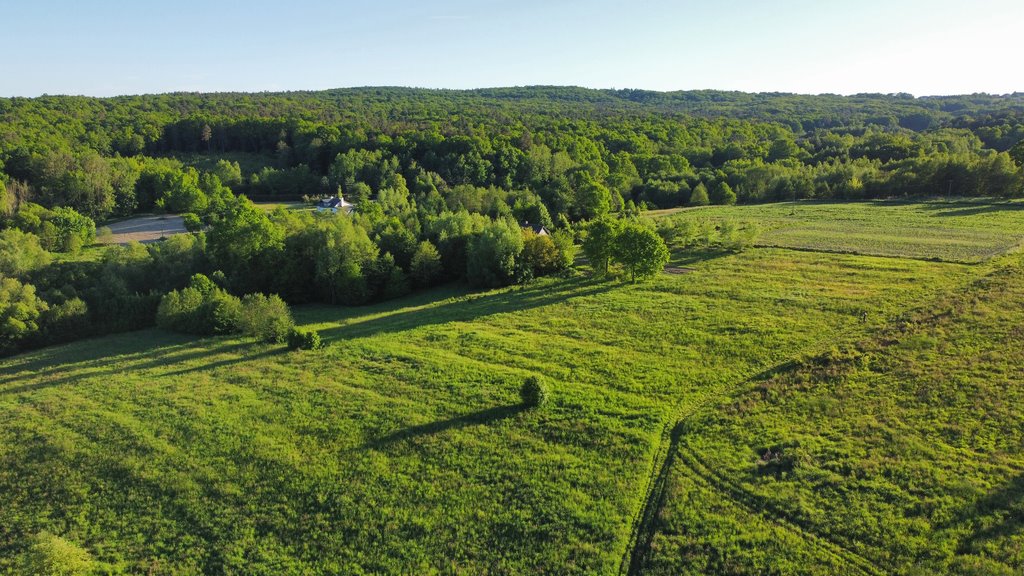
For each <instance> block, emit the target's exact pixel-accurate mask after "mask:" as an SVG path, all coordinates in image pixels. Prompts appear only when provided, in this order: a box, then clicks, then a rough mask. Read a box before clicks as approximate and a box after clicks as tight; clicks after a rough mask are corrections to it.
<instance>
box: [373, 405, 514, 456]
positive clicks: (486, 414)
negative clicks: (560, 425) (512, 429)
mask: <svg viewBox="0 0 1024 576" xmlns="http://www.w3.org/2000/svg"><path fill="white" fill-rule="evenodd" d="M526 409H527V406H526V405H524V404H512V405H509V406H497V407H495V408H488V409H486V410H480V411H478V412H471V413H469V414H463V415H462V416H456V417H454V418H449V419H447V420H438V421H437V422H429V423H427V424H420V425H418V426H410V427H409V428H403V429H401V430H398V431H396V432H392V433H391V434H387V435H386V436H381V437H380V438H374V439H372V440H370V441H368V442H366V443H365V444H363V445H362V446H361V447H360V449H362V450H366V449H373V450H383V449H385V448H387V447H388V446H391V445H393V444H397V443H399V442H404V441H406V440H413V439H415V438H420V437H422V436H432V435H434V434H440V433H442V432H446V431H448V430H454V429H458V428H463V427H466V426H472V425H474V424H489V423H492V422H497V421H499V420H504V419H506V418H512V417H513V416H516V415H517V414H519V413H520V412H523V411H525V410H526Z"/></svg>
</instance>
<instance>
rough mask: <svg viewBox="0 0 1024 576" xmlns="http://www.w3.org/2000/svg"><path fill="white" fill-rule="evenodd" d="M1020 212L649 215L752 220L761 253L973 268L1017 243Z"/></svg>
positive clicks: (1005, 207)
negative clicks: (844, 256)
mask: <svg viewBox="0 0 1024 576" xmlns="http://www.w3.org/2000/svg"><path fill="white" fill-rule="evenodd" d="M1022 210H1024V203H1022V202H997V203H978V202H967V203H953V202H918V203H896V202H870V203H868V202H863V203H847V204H835V203H805V202H800V203H793V202H787V203H779V204H767V205H755V206H730V207H721V206H714V207H707V208H690V209H685V210H681V211H662V212H656V213H654V215H655V216H656V217H668V218H672V219H676V220H685V219H706V218H710V219H712V220H720V219H723V218H731V219H736V220H741V221H750V222H757V223H758V224H760V225H761V226H762V228H763V230H764V231H763V233H762V235H761V237H760V238H759V240H758V242H757V245H758V246H764V247H781V248H792V249H801V250H812V251H820V252H838V253H848V254H867V255H873V256H890V257H900V258H916V259H925V260H942V261H946V262H963V263H977V262H982V261H984V260H987V259H989V258H991V257H993V256H997V255H999V254H1003V253H1005V252H1007V251H1008V250H1011V249H1013V248H1016V247H1017V246H1019V245H1020V244H1021V242H1022V241H1024V228H1022V227H1021V222H1022V221H1024V214H1022V213H1021V211H1022Z"/></svg>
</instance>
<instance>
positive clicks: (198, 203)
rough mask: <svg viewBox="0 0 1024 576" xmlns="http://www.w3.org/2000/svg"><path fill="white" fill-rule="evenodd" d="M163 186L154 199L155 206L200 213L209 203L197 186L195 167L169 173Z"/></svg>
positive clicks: (170, 210) (169, 209)
mask: <svg viewBox="0 0 1024 576" xmlns="http://www.w3.org/2000/svg"><path fill="white" fill-rule="evenodd" d="M163 186H164V191H163V195H162V196H161V197H159V198H157V200H156V206H157V208H160V209H165V210H167V211H169V212H174V213H181V212H193V213H199V214H202V213H204V212H206V209H207V208H208V207H209V205H210V199H209V198H208V197H207V195H206V193H204V192H203V191H202V190H201V189H200V188H199V172H198V171H196V169H195V168H188V169H186V170H184V171H176V172H171V173H169V174H168V175H167V178H166V181H165V182H164V183H163Z"/></svg>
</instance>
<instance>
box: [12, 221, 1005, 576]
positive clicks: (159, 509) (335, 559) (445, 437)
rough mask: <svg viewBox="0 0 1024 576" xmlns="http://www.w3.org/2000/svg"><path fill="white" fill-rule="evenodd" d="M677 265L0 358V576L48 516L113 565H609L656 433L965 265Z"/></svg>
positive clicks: (871, 322) (157, 569) (745, 258)
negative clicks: (669, 269) (311, 337)
mask: <svg viewBox="0 0 1024 576" xmlns="http://www.w3.org/2000/svg"><path fill="white" fill-rule="evenodd" d="M855 208H856V209H859V207H855ZM728 210H738V209H725V210H724V211H728ZM766 210H767V211H769V212H766V216H765V217H766V218H767V217H770V216H771V213H770V210H772V209H771V208H767V207H766ZM812 217H814V216H813V215H811V216H809V218H812ZM692 265H693V267H694V268H695V269H696V271H695V272H694V273H691V274H685V275H681V276H669V275H666V276H661V277H659V278H657V279H656V280H655V281H653V282H651V283H648V284H643V285H638V286H629V285H621V284H617V283H599V282H594V281H591V280H589V279H587V278H583V277H574V278H567V279H560V280H559V279H552V280H547V281H542V282H538V283H536V284H534V285H531V286H529V287H526V288H511V289H507V290H500V291H494V292H487V293H481V294H465V293H462V292H460V291H457V290H454V289H444V290H439V291H436V292H433V293H429V294H423V295H419V296H416V297H413V298H410V299H406V300H403V301H399V302H394V303H389V304H387V305H381V306H376V307H368V308H362V309H356V310H346V309H339V308H330V307H310V308H306V309H302V310H300V311H299V312H298V314H297V315H298V316H299V319H300V320H301V321H302V322H303V323H305V324H307V325H308V326H312V327H315V328H317V329H319V330H320V331H321V332H322V334H323V335H324V336H325V338H326V339H327V340H328V341H329V342H330V347H329V348H328V349H327V350H326V351H325V352H321V353H308V352H303V353H289V352H284V351H283V350H281V349H280V348H278V347H268V346H263V345H255V344H251V343H248V342H245V341H242V340H234V339H217V338H215V339H203V340H190V339H187V338H183V337H178V336H173V335H169V334H165V333H161V332H159V331H155V330H154V331H144V332H139V333H134V334H128V335H121V336H114V337H110V338H105V339H98V340H91V341H86V342H79V343H75V344H72V345H69V346H64V347H59V348H53V349H48V350H43V351H38V352H35V353H32V354H28V355H24V356H20V357H17V358H13V359H9V360H6V361H4V362H2V363H0V572H3V571H5V570H6V569H8V568H10V566H11V565H12V564H11V563H12V562H14V558H15V557H16V556H17V555H18V554H19V553H20V552H21V551H22V550H23V549H24V546H25V545H26V541H27V540H26V538H27V536H29V535H31V534H34V533H36V532H38V531H40V530H43V529H46V530H49V531H51V532H54V533H57V534H60V535H63V536H65V537H66V538H68V539H69V540H72V541H74V542H76V543H78V544H80V545H83V546H85V547H86V548H87V549H89V550H90V551H92V552H93V553H94V555H95V556H97V557H98V558H100V559H101V560H103V561H104V562H107V563H108V564H109V566H110V567H111V568H112V569H113V570H127V571H131V572H139V571H145V570H150V569H152V570H153V572H154V573H171V572H176V573H195V572H204V571H205V572H229V573H232V572H240V571H244V572H246V573H268V574H269V573H282V572H300V571H307V572H314V573H316V572H346V573H359V572H421V573H422V572H432V571H438V572H463V573H479V572H484V571H489V572H492V573H520V572H523V571H533V572H539V571H540V572H549V573H550V572H558V573H612V572H615V571H617V570H618V569H619V563H620V561H621V559H622V556H623V554H624V553H625V552H626V550H627V549H628V547H629V545H630V537H631V532H630V530H631V526H632V524H633V519H634V517H635V516H636V514H637V510H639V509H640V508H641V506H642V503H643V501H644V498H645V496H646V487H647V485H648V481H649V479H650V477H651V470H652V469H657V468H658V465H659V462H658V458H659V454H660V450H661V447H662V445H663V443H662V436H663V432H664V431H665V430H666V426H668V427H671V426H672V425H673V424H675V422H676V421H677V420H678V419H679V418H680V417H681V415H684V414H688V413H693V412H696V411H698V408H699V407H700V406H701V405H702V404H704V403H707V402H712V401H714V400H716V399H717V398H719V397H720V395H721V394H724V393H726V392H728V391H730V390H732V389H733V388H734V387H735V386H737V385H738V384H740V383H742V382H744V381H747V380H748V379H750V378H751V377H754V376H756V375H757V374H759V373H761V372H763V371H765V370H768V369H771V368H773V367H776V366H777V365H779V364H780V363H784V362H785V361H786V360H788V359H790V358H792V357H794V356H799V355H802V354H811V353H815V352H818V351H821V350H824V349H827V348H828V347H829V346H830V345H831V343H833V342H835V341H842V340H854V339H862V338H864V337H866V335H868V334H869V333H871V331H872V330H874V329H876V328H878V327H879V326H883V325H885V324H886V323H887V322H888V321H889V320H890V319H892V318H893V317H896V316H898V315H899V314H901V313H902V312H903V311H904V310H906V309H908V308H910V307H912V306H914V305H916V304H918V303H920V302H922V301H927V300H929V299H930V298H933V297H934V296H935V295H936V294H938V293H941V292H943V291H945V290H948V289H953V288H955V287H957V286H961V285H963V284H965V283H967V282H969V281H970V280H971V279H973V278H976V277H977V276H978V275H979V274H982V273H984V272H985V271H986V270H987V267H988V265H983V266H965V265H961V264H948V263H941V262H923V261H915V260H901V259H891V258H873V257H865V256H852V255H829V254H820V253H812V252H798V251H790V250H780V249H756V250H751V251H749V252H747V253H744V254H741V255H730V256H721V257H717V258H707V259H699V261H697V262H696V263H695V264H692ZM865 312H866V313H867V320H866V321H864V320H863V319H862V318H863V316H864V313H865ZM532 373H539V374H543V375H544V376H545V377H547V379H548V380H549V381H550V382H551V383H552V387H553V389H554V390H553V402H552V405H551V406H550V407H548V408H546V409H544V410H542V411H539V412H535V411H521V410H519V409H518V408H517V407H516V405H515V403H516V400H517V399H516V390H517V388H518V385H519V383H520V382H521V381H522V378H523V377H524V376H526V375H528V374H532ZM673 482H676V481H675V480H673ZM677 484H678V482H676V483H675V484H673V486H675V485H677ZM679 485H681V484H679ZM673 490H675V488H673ZM705 490H706V494H705V495H703V496H699V497H698V498H697V501H708V500H709V499H712V500H714V501H716V502H718V503H719V505H721V506H724V507H728V506H730V505H734V504H735V503H731V502H730V501H729V500H728V499H723V498H721V495H720V494H719V493H718V491H717V488H716V487H715V486H714V485H711V486H706V487H705ZM676 492H678V490H677V491H676ZM680 494H681V492H680ZM691 494H696V493H695V492H691ZM736 505H737V506H738V504H736ZM751 514H752V516H751V518H744V517H742V516H730V515H719V516H716V517H715V520H716V521H718V520H722V521H723V522H726V523H728V522H733V523H735V524H736V525H737V527H736V530H737V531H738V530H740V529H742V528H745V527H747V526H748V525H749V524H750V523H751V522H755V521H758V520H757V519H758V518H760V516H758V515H757V514H755V513H753V512H751ZM771 526H776V524H774V523H772V524H771ZM737 534H739V532H737ZM805 540H806V538H802V537H800V536H799V534H797V535H795V536H794V535H792V534H790V535H789V536H788V541H790V542H791V543H792V547H793V548H796V547H799V546H801V545H804V544H801V543H803V542H805ZM742 542H743V540H739V539H738V540H735V541H733V542H732V543H731V544H730V546H732V547H733V548H735V547H736V546H741V545H742V544H741V543H742ZM787 546H788V545H787ZM820 547H821V546H817V547H811V548H809V552H808V554H809V555H810V556H809V557H811V558H815V559H816V562H820V561H821V554H816V551H817V550H818V549H819V548H820ZM767 550H768V551H770V550H771V548H767ZM767 553H768V552H766V554H767ZM840 556H841V555H840ZM840 556H836V558H838V559H836V560H835V561H836V562H839V563H841V562H844V561H845V560H843V559H842V558H841V557H840ZM667 558H671V556H669V557H667ZM657 565H658V566H676V564H673V563H672V562H669V563H668V564H657ZM819 565H820V564H819ZM837 565H838V564H837ZM243 567H244V570H242V568H243Z"/></svg>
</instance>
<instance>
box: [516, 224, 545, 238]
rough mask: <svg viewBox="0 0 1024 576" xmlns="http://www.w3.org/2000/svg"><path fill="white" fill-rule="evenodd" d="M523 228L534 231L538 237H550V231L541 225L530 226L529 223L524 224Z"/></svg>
mask: <svg viewBox="0 0 1024 576" xmlns="http://www.w3.org/2000/svg"><path fill="white" fill-rule="evenodd" d="M522 226H523V229H524V230H525V229H530V230H533V233H534V234H536V235H538V236H547V235H548V229H547V228H545V227H544V226H542V225H540V224H530V223H529V222H523V224H522Z"/></svg>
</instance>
